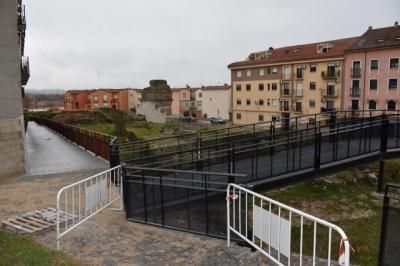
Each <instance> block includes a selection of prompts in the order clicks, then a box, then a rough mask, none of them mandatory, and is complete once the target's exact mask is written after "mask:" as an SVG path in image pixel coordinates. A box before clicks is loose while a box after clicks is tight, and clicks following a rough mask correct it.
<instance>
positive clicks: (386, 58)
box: [344, 22, 400, 110]
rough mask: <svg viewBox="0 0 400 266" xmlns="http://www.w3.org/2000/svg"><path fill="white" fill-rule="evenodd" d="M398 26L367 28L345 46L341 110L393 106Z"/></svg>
mask: <svg viewBox="0 0 400 266" xmlns="http://www.w3.org/2000/svg"><path fill="white" fill-rule="evenodd" d="M399 60H400V27H399V25H398V22H395V24H394V26H391V27H385V28H379V29H372V27H369V29H368V30H367V31H366V32H365V33H364V34H363V35H361V36H360V38H358V39H357V41H356V42H354V43H353V44H352V45H350V46H349V47H348V48H347V49H346V50H345V70H346V72H345V79H344V80H345V81H344V82H345V83H344V84H345V85H344V110H359V109H363V110H377V109H380V110H382V109H385V110H396V109H399V104H400V102H399V100H400V94H399V91H400V85H399V82H400V67H399Z"/></svg>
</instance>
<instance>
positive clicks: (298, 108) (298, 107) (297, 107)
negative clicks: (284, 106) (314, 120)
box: [296, 102, 301, 112]
mask: <svg viewBox="0 0 400 266" xmlns="http://www.w3.org/2000/svg"><path fill="white" fill-rule="evenodd" d="M296 112H301V102H296Z"/></svg>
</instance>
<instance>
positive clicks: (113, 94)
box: [64, 89, 141, 111]
mask: <svg viewBox="0 0 400 266" xmlns="http://www.w3.org/2000/svg"><path fill="white" fill-rule="evenodd" d="M140 100H141V90H138V89H97V90H69V91H66V92H65V95H64V107H65V110H66V111H72V110H93V109H98V108H114V109H118V110H123V111H129V110H132V109H136V108H137V107H138V106H139V104H140Z"/></svg>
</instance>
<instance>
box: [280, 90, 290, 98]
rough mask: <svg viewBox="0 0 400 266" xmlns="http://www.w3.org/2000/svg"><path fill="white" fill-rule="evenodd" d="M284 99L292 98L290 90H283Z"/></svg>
mask: <svg viewBox="0 0 400 266" xmlns="http://www.w3.org/2000/svg"><path fill="white" fill-rule="evenodd" d="M281 96H282V97H290V89H281Z"/></svg>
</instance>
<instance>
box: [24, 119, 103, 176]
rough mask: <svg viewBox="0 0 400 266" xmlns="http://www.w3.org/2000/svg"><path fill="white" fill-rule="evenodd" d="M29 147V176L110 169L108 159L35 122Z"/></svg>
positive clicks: (27, 135)
mask: <svg viewBox="0 0 400 266" xmlns="http://www.w3.org/2000/svg"><path fill="white" fill-rule="evenodd" d="M26 150H27V157H28V158H27V159H28V169H27V175H29V176H34V175H48V174H57V173H66V172H78V171H86V170H91V169H106V168H108V162H106V161H104V160H103V159H100V158H98V157H96V156H94V155H93V154H91V153H89V152H87V151H85V150H83V149H82V148H80V147H78V146H77V145H75V144H73V143H71V142H69V141H68V140H66V139H64V138H63V137H62V136H60V135H58V134H56V133H55V132H53V131H51V130H49V129H48V128H47V127H45V126H41V125H38V124H36V123H35V122H29V125H28V129H27V132H26Z"/></svg>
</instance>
